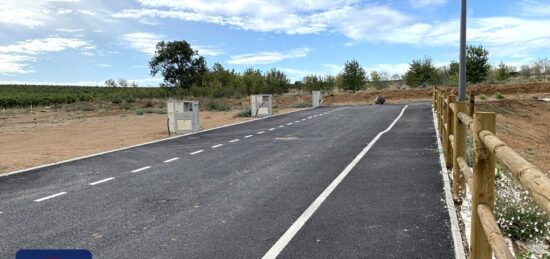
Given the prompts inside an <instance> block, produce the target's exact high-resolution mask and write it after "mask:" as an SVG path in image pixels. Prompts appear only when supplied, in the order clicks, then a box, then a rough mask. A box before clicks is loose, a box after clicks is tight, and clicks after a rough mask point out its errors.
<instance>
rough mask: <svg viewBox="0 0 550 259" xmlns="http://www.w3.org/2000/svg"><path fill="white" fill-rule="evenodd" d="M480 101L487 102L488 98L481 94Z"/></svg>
mask: <svg viewBox="0 0 550 259" xmlns="http://www.w3.org/2000/svg"><path fill="white" fill-rule="evenodd" d="M479 100H487V96H486V95H484V94H481V95H480V96H479Z"/></svg>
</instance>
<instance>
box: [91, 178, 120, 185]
mask: <svg viewBox="0 0 550 259" xmlns="http://www.w3.org/2000/svg"><path fill="white" fill-rule="evenodd" d="M114 179H115V178H114V177H109V178H105V179H103V180H99V181H97V182H93V183H90V185H96V184H100V183H104V182H108V181H111V180H114Z"/></svg>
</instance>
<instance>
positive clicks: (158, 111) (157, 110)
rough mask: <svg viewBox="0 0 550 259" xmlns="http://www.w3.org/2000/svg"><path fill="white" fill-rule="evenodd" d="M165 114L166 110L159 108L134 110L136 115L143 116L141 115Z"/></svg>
mask: <svg viewBox="0 0 550 259" xmlns="http://www.w3.org/2000/svg"><path fill="white" fill-rule="evenodd" d="M152 113H156V114H166V109H161V108H140V109H137V110H136V114H137V115H143V114H152Z"/></svg>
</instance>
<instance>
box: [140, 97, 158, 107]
mask: <svg viewBox="0 0 550 259" xmlns="http://www.w3.org/2000/svg"><path fill="white" fill-rule="evenodd" d="M153 106H155V103H153V100H151V99H147V101H146V102H145V104H144V105H143V107H144V108H153Z"/></svg>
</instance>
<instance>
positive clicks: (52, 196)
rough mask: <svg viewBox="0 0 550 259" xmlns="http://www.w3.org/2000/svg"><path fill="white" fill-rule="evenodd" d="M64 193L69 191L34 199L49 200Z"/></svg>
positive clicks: (37, 200) (38, 200) (39, 200)
mask: <svg viewBox="0 0 550 259" xmlns="http://www.w3.org/2000/svg"><path fill="white" fill-rule="evenodd" d="M63 194H67V192H60V193H56V194H53V195H50V196H46V197H43V198H40V199H36V200H34V201H35V202H41V201H45V200H48V199H51V198H55V197H57V196H61V195H63Z"/></svg>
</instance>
